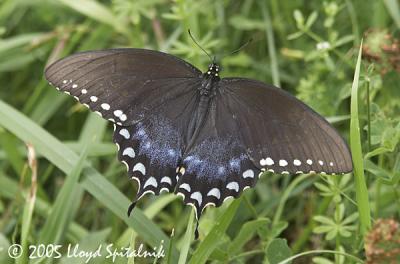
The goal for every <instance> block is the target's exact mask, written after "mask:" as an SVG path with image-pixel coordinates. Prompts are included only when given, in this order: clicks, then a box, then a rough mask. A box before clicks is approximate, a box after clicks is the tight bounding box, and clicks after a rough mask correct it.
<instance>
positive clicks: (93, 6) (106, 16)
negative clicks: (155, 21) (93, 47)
mask: <svg viewBox="0 0 400 264" xmlns="http://www.w3.org/2000/svg"><path fill="white" fill-rule="evenodd" d="M58 1H59V2H60V3H62V4H64V5H66V6H68V7H70V8H72V9H74V10H76V11H78V12H79V13H82V14H83V15H85V16H88V17H90V18H93V19H95V20H97V21H99V22H102V23H105V24H108V25H110V26H112V27H114V29H115V30H117V31H118V32H120V33H127V32H128V31H127V29H126V28H125V27H124V26H123V24H122V23H121V22H122V21H119V20H118V19H117V17H115V16H114V14H113V13H112V12H111V10H109V9H108V8H107V7H106V6H104V5H103V4H101V3H99V2H97V1H93V0H58Z"/></svg>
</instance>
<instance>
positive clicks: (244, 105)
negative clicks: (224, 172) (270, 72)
mask: <svg viewBox="0 0 400 264" xmlns="http://www.w3.org/2000/svg"><path fill="white" fill-rule="evenodd" d="M220 90H221V92H222V93H224V96H223V97H222V98H223V101H224V103H225V105H226V106H227V107H228V108H229V112H230V115H229V116H227V118H231V119H233V120H235V122H236V123H237V124H238V127H239V128H240V129H238V133H239V134H240V137H241V139H242V142H243V144H244V145H245V146H246V148H247V149H248V153H249V155H250V156H251V157H252V159H253V160H254V162H255V165H256V166H258V167H259V168H261V169H265V170H270V171H274V172H277V173H302V172H303V173H309V172H317V173H330V174H334V173H346V172H350V171H351V170H352V161H351V156H350V152H349V150H348V147H347V145H346V143H345V142H344V141H343V139H342V138H341V137H340V135H339V134H338V133H337V132H336V131H335V129H334V128H333V127H332V126H331V125H330V124H329V123H328V122H327V121H326V120H325V119H323V118H322V117H321V116H320V115H318V114H317V113H315V112H314V111H313V110H312V109H311V108H309V107H307V106H306V105H305V104H303V103H302V102H301V101H299V100H298V99H296V98H295V97H293V96H291V95H290V94H288V93H286V92H285V91H283V90H282V89H279V88H276V87H273V86H270V85H265V84H263V83H261V82H258V81H254V80H248V79H238V78H225V79H222V80H221V83H220Z"/></svg>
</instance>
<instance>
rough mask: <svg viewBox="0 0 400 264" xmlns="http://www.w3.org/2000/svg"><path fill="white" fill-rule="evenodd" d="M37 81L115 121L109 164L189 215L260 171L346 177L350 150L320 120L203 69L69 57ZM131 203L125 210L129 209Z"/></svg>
mask: <svg viewBox="0 0 400 264" xmlns="http://www.w3.org/2000/svg"><path fill="white" fill-rule="evenodd" d="M45 75H46V78H47V80H48V81H49V82H50V83H51V84H52V85H54V86H55V87H56V88H57V89H58V90H60V91H63V92H65V93H67V94H69V95H71V96H74V98H75V99H77V100H78V101H79V102H80V103H82V104H84V105H85V106H87V107H88V108H90V109H91V110H92V111H94V112H96V113H98V114H99V115H101V116H102V117H103V118H105V119H107V120H109V121H111V122H112V123H114V125H115V130H114V136H113V141H114V142H115V143H116V144H117V146H118V159H119V160H120V161H121V162H122V163H124V164H125V165H126V167H127V170H128V175H129V176H130V177H131V178H132V179H134V180H136V181H137V182H138V187H139V188H138V192H137V195H136V198H135V199H134V203H133V205H134V204H135V202H136V201H137V200H138V199H140V198H141V197H142V196H143V195H145V194H146V193H153V194H160V193H161V192H163V191H167V192H174V193H176V194H178V195H181V196H182V197H183V198H184V202H185V203H186V204H191V205H193V206H194V208H195V209H196V216H197V218H199V217H200V215H201V212H202V211H203V209H204V208H205V207H207V206H208V205H215V206H219V205H221V204H222V203H223V201H225V200H226V199H227V198H229V197H238V196H239V195H240V194H241V192H242V191H243V190H245V189H247V188H250V187H253V186H254V185H255V184H256V182H257V179H258V176H259V175H260V174H261V172H262V171H271V172H275V173H280V174H296V173H297V174H298V173H313V172H315V173H327V174H336V173H346V172H350V171H351V170H352V160H351V155H350V152H349V149H348V147H347V145H346V143H345V142H344V140H343V139H342V138H341V137H340V135H339V134H338V133H337V132H336V131H335V129H334V128H333V127H332V126H331V125H330V124H329V123H328V122H327V121H326V120H325V119H324V118H323V117H321V116H320V115H318V114H317V113H316V112H315V111H313V110H312V109H311V108H309V107H308V106H306V105H305V104H304V103H302V102H301V101H299V100H298V99H296V98H295V97H293V96H291V95H290V94H288V93H287V92H285V91H284V90H282V89H280V88H277V87H274V86H272V85H268V84H264V83H262V82H260V81H256V80H251V79H245V78H220V70H219V65H218V64H216V63H212V64H211V65H209V67H208V70H207V71H206V72H204V73H202V72H201V71H200V70H198V69H197V68H195V67H194V66H192V65H191V64H189V63H187V62H186V61H183V60H181V59H179V58H177V57H174V56H172V55H169V54H166V53H162V52H157V51H151V50H144V49H113V50H104V51H89V52H83V53H78V54H74V55H71V56H69V57H67V58H64V59H61V60H59V61H57V62H55V63H53V64H52V65H50V66H49V67H48V68H47V69H46V71H45ZM132 208H133V206H131V207H130V209H132Z"/></svg>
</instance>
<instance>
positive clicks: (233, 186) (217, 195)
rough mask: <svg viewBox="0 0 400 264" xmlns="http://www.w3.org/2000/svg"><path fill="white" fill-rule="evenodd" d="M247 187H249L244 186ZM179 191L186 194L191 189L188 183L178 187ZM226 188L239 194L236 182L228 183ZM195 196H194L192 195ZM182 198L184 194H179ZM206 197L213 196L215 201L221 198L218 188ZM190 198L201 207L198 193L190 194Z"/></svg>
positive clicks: (213, 189)
mask: <svg viewBox="0 0 400 264" xmlns="http://www.w3.org/2000/svg"><path fill="white" fill-rule="evenodd" d="M246 187H249V186H246ZM179 188H180V189H184V190H186V191H187V192H189V193H190V192H191V190H192V188H191V187H190V185H189V184H188V183H182V184H181V185H180V186H179ZM226 188H227V189H229V190H234V191H235V192H239V184H238V183H237V182H230V183H228V184H227V185H226ZM194 194H195V195H194ZM181 195H183V196H184V194H181ZM207 196H214V197H215V198H217V199H220V198H221V192H220V190H219V189H218V188H212V189H211V190H210V191H209V192H208V193H207ZM193 197H195V198H193ZM190 198H192V199H194V200H197V202H198V204H199V206H200V205H201V201H202V196H201V193H200V192H194V193H192V195H191V196H190Z"/></svg>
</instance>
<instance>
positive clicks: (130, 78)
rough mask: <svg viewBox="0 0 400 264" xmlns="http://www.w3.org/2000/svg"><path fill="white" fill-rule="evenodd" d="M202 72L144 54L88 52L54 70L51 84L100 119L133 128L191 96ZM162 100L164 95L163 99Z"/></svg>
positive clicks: (140, 51) (167, 57) (49, 72)
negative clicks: (187, 87) (181, 97)
mask: <svg viewBox="0 0 400 264" xmlns="http://www.w3.org/2000/svg"><path fill="white" fill-rule="evenodd" d="M200 75H201V72H200V71H199V70H197V69H196V68H195V67H193V66H192V65H190V64H189V63H186V62H185V61H183V60H180V59H178V58H176V57H174V56H171V55H168V54H165V53H162V52H156V51H150V50H143V49H115V50H105V51H88V52H82V53H78V54H75V55H72V56H69V57H67V58H64V59H61V60H59V61H57V62H55V63H53V64H52V65H50V66H49V67H48V68H47V69H46V71H45V76H46V79H47V80H48V81H49V82H50V83H51V84H52V85H54V86H55V87H56V88H57V89H59V90H61V91H63V92H65V93H67V94H70V95H71V96H73V97H75V98H76V99H77V100H79V101H80V102H81V103H82V104H84V105H85V106H87V107H89V108H90V109H91V110H93V111H95V112H97V113H98V114H99V115H101V116H102V117H104V118H105V119H108V120H110V121H113V122H114V123H117V124H119V125H131V124H133V123H135V122H136V121H138V120H140V119H142V118H143V117H144V116H145V115H146V114H148V113H154V112H155V110H154V108H156V107H158V106H159V105H162V104H163V103H165V102H168V100H169V99H171V98H174V97H177V96H179V95H181V93H182V92H185V91H186V90H185V91H183V90H182V89H181V87H182V86H183V87H184V86H185V85H186V84H187V83H188V82H191V81H193V80H197V79H198V78H199V76H200ZM160 95H162V96H160Z"/></svg>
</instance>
